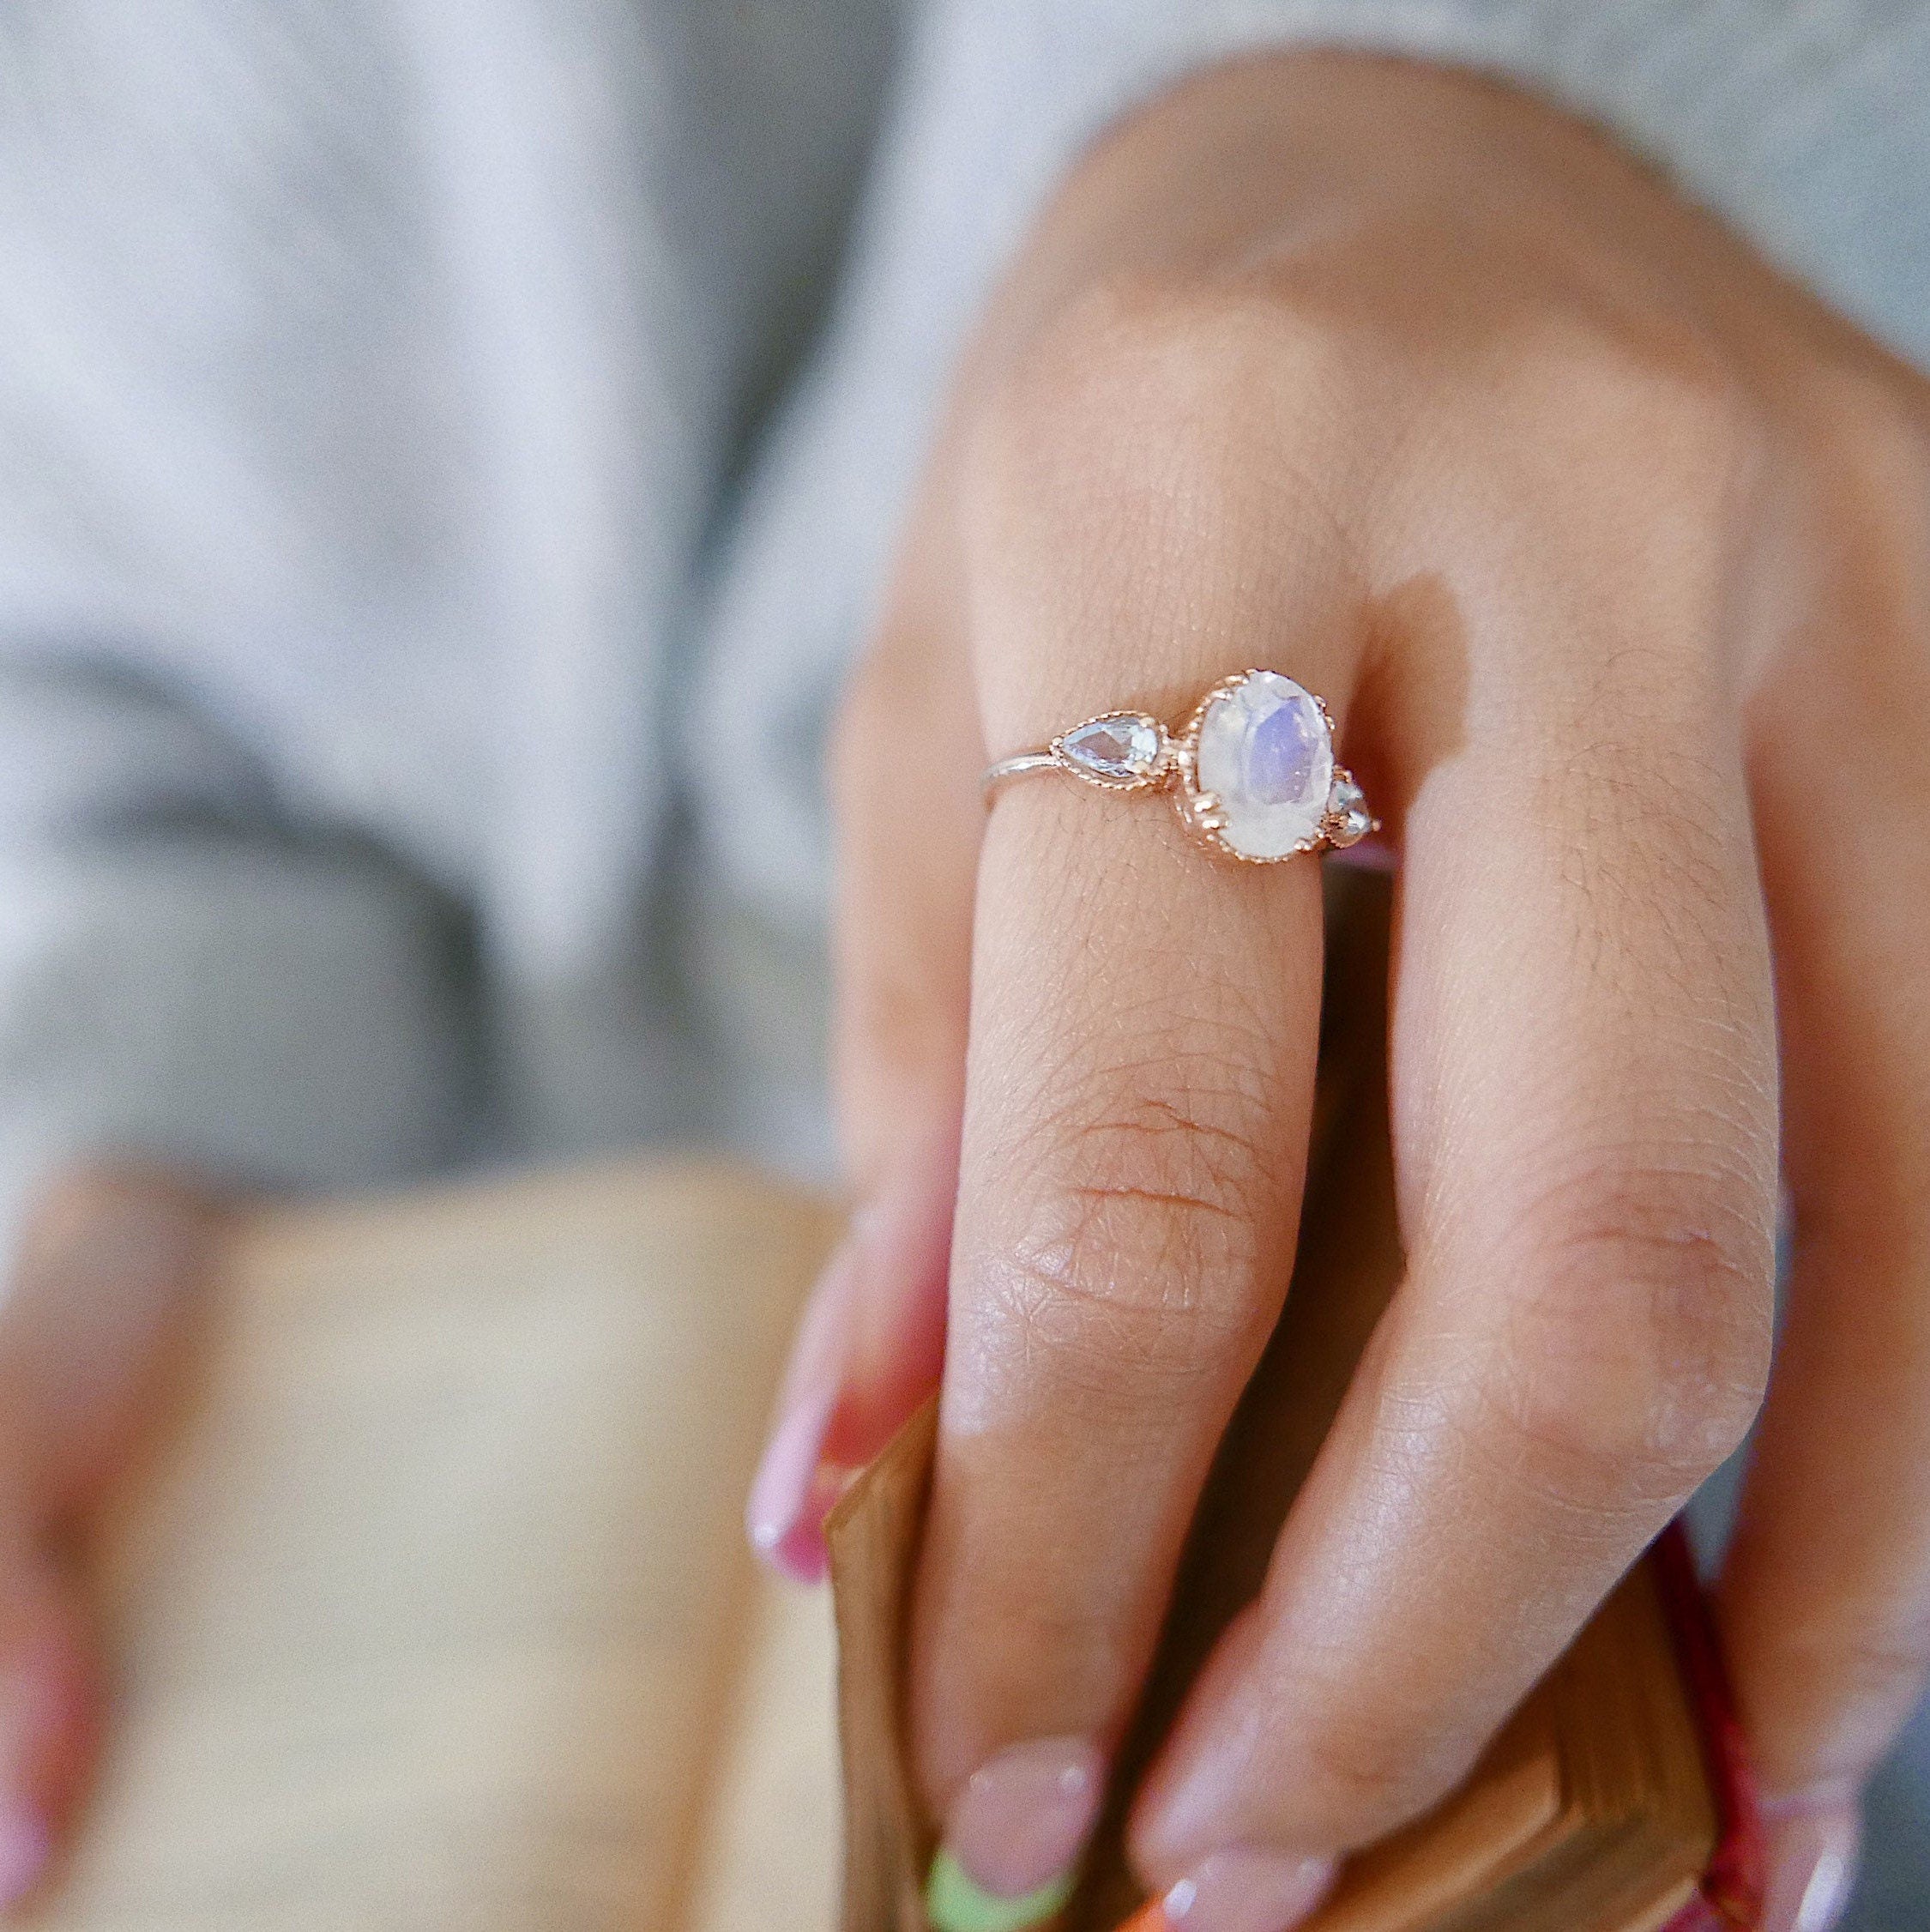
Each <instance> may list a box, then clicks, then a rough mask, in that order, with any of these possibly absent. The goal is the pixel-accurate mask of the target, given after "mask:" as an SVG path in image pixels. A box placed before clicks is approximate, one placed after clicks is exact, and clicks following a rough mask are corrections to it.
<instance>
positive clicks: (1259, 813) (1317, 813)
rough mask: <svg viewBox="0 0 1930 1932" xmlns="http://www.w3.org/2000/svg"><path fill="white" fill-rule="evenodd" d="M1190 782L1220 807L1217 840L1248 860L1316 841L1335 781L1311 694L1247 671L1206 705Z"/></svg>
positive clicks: (1279, 855)
mask: <svg viewBox="0 0 1930 1932" xmlns="http://www.w3.org/2000/svg"><path fill="white" fill-rule="evenodd" d="M1193 772H1194V779H1195V782H1196V783H1197V787H1198V788H1199V789H1200V790H1201V791H1203V792H1210V793H1212V794H1213V795H1214V796H1215V798H1216V799H1218V800H1219V801H1220V810H1221V813H1222V814H1223V815H1224V817H1225V819H1226V823H1225V824H1223V825H1222V826H1221V828H1220V831H1219V836H1220V839H1221V842H1222V843H1224V844H1225V845H1226V846H1227V848H1228V849H1229V850H1232V851H1234V852H1237V853H1239V854H1240V855H1241V856H1242V857H1243V858H1248V859H1283V858H1285V857H1286V855H1287V854H1288V853H1289V852H1293V851H1295V850H1297V849H1299V848H1300V847H1301V846H1304V845H1307V844H1310V843H1311V842H1312V841H1313V840H1315V839H1316V838H1318V836H1319V834H1320V822H1321V820H1322V818H1324V817H1325V816H1326V812H1327V794H1328V793H1329V792H1330V791H1331V789H1332V788H1333V782H1334V742H1333V735H1332V734H1331V733H1330V731H1329V730H1328V728H1327V721H1326V719H1325V718H1324V716H1323V715H1321V710H1320V707H1319V705H1318V704H1317V703H1315V702H1314V700H1313V697H1312V694H1311V693H1310V692H1308V691H1303V690H1302V689H1301V688H1300V685H1297V684H1295V683H1294V680H1293V679H1291V678H1283V677H1282V676H1281V674H1280V673H1278V672H1277V671H1249V672H1248V673H1246V675H1245V677H1244V678H1242V679H1240V680H1239V683H1238V684H1237V685H1233V687H1232V688H1231V689H1230V690H1227V691H1221V692H1220V693H1219V694H1218V696H1217V697H1214V698H1212V699H1210V700H1209V703H1208V704H1207V707H1206V714H1205V715H1204V716H1203V718H1202V719H1201V720H1200V726H1199V743H1198V746H1197V750H1196V751H1195V753H1194V764H1193Z"/></svg>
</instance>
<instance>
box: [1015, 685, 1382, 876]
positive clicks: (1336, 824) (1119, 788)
mask: <svg viewBox="0 0 1930 1932" xmlns="http://www.w3.org/2000/svg"><path fill="white" fill-rule="evenodd" d="M1264 669H1265V667H1264V666H1254V667H1250V668H1249V669H1247V670H1245V671H1236V672H1234V673H1232V674H1231V675H1230V676H1227V677H1224V678H1221V679H1220V681H1219V682H1218V683H1217V684H1215V685H1212V686H1210V687H1209V689H1208V690H1207V691H1205V692H1204V693H1203V695H1202V696H1201V697H1200V700H1199V702H1198V703H1197V704H1196V705H1194V707H1193V709H1192V710H1191V713H1190V714H1189V715H1188V716H1187V719H1186V721H1185V724H1184V725H1182V726H1181V727H1180V728H1179V731H1178V732H1171V731H1168V730H1167V728H1166V726H1165V725H1164V724H1162V723H1161V721H1160V720H1159V719H1158V718H1156V717H1155V716H1154V715H1152V713H1151V712H1149V711H1130V710H1122V711H1101V712H1100V713H1099V714H1098V715H1097V716H1095V717H1091V718H1083V719H1081V720H1080V721H1079V722H1078V723H1077V724H1076V725H1072V726H1071V727H1069V728H1067V729H1066V730H1065V731H1062V732H1061V733H1059V734H1058V736H1057V737H1056V738H1054V739H1053V740H1052V742H1051V743H1050V744H1049V745H1048V746H1046V749H1045V750H1044V751H1043V752H1020V753H1019V754H1018V755H1017V756H1016V757H1014V758H1000V759H999V760H998V761H997V763H995V764H991V765H988V766H987V767H986V770H985V774H984V776H983V777H982V779H981V780H980V784H981V785H982V787H983V788H984V791H985V794H986V802H987V804H989V803H990V802H991V799H992V794H993V793H994V792H995V791H996V790H997V789H998V787H999V786H1000V785H1001V784H1003V783H1004V782H1005V781H1006V780H1007V779H1009V778H1022V777H1025V776H1028V775H1029V774H1031V773H1034V772H1040V771H1060V772H1065V773H1066V774H1068V775H1069V776H1071V777H1074V778H1077V780H1078V781H1079V782H1080V783H1081V784H1083V785H1090V786H1091V787H1092V788H1094V789H1095V790H1096V791H1102V792H1117V793H1127V792H1154V791H1162V790H1170V791H1171V792H1172V794H1173V809H1174V811H1175V812H1177V814H1178V815H1179V823H1180V824H1181V825H1182V826H1183V827H1184V828H1185V830H1186V832H1187V833H1188V835H1189V836H1191V837H1192V838H1193V839H1194V840H1195V842H1197V843H1199V844H1201V845H1203V846H1205V847H1207V848H1209V850H1212V851H1214V852H1216V853H1218V854H1220V855H1221V857H1222V858H1226V859H1231V860H1234V861H1235V862H1236V863H1238V864H1239V865H1242V866H1277V865H1280V864H1281V863H1282V862H1283V861H1284V860H1288V859H1297V858H1299V857H1300V856H1301V855H1302V854H1305V853H1309V852H1320V851H1323V850H1325V849H1328V848H1336V849H1337V848H1342V847H1345V846H1348V845H1352V844H1354V843H1355V842H1357V841H1359V840H1360V839H1362V838H1365V837H1366V836H1367V835H1368V834H1369V833H1371V832H1378V830H1380V820H1379V819H1378V818H1372V817H1370V818H1368V819H1367V821H1366V824H1365V825H1363V826H1358V827H1350V826H1349V824H1348V812H1347V811H1346V810H1344V809H1340V808H1336V806H1334V804H1333V803H1332V800H1333V799H1334V798H1335V797H1336V795H1337V794H1338V793H1339V792H1340V790H1341V788H1342V786H1350V787H1353V788H1354V789H1355V790H1358V789H1359V786H1358V783H1357V782H1356V780H1355V779H1354V774H1353V772H1352V771H1350V770H1348V767H1347V766H1345V765H1343V764H1341V762H1340V761H1339V760H1338V759H1337V758H1336V759H1335V761H1334V768H1333V776H1332V777H1331V779H1330V781H1329V783H1328V799H1329V804H1328V807H1327V810H1326V812H1324V815H1323V816H1322V818H1321V820H1320V823H1319V825H1318V828H1317V829H1316V830H1314V831H1313V832H1312V834H1311V835H1310V836H1308V837H1306V838H1304V839H1302V840H1300V842H1298V843H1297V844H1295V845H1293V846H1291V847H1289V848H1288V850H1286V851H1285V852H1280V853H1269V854H1255V853H1251V852H1239V851H1236V850H1235V849H1234V848H1233V847H1232V846H1230V845H1228V844H1227V841H1226V837H1225V827H1226V823H1227V819H1226V814H1225V812H1223V811H1222V810H1221V804H1220V800H1219V799H1218V798H1217V797H1215V795H1214V794H1212V793H1211V792H1205V791H1202V790H1201V789H1200V786H1199V770H1198V753H1199V737H1200V730H1201V728H1202V727H1203V725H1204V724H1205V722H1206V714H1207V713H1208V711H1209V710H1210V709H1212V707H1213V705H1214V704H1215V702H1216V701H1217V700H1219V699H1220V698H1221V697H1228V696H1230V695H1231V694H1232V693H1233V692H1234V691H1238V690H1239V688H1240V686H1241V685H1244V684H1245V683H1246V682H1247V680H1248V679H1251V678H1253V677H1257V676H1259V675H1261V674H1262V673H1263V672H1264ZM1271 675H1273V676H1276V677H1282V678H1287V679H1288V681H1289V682H1290V683H1293V684H1294V685H1299V688H1300V690H1302V691H1306V685H1302V684H1300V679H1297V678H1294V677H1292V676H1291V674H1290V673H1287V672H1284V671H1281V672H1275V673H1271ZM1307 696H1308V697H1311V698H1312V700H1313V703H1314V705H1315V707H1316V708H1317V709H1318V711H1319V713H1320V720H1321V722H1322V723H1323V724H1324V726H1325V727H1326V730H1327V740H1328V743H1329V745H1330V746H1331V744H1332V742H1333V737H1334V720H1333V715H1332V714H1331V713H1330V711H1329V710H1328V709H1327V702H1326V700H1325V699H1324V697H1321V696H1320V695H1319V693H1318V692H1317V691H1307ZM1096 724H1139V725H1144V726H1146V727H1148V728H1150V729H1151V730H1153V731H1155V732H1156V733H1157V734H1159V746H1160V748H1159V755H1158V757H1157V758H1155V761H1154V763H1153V764H1152V766H1151V768H1150V769H1149V770H1147V771H1145V772H1143V773H1136V774H1134V775H1133V776H1130V777H1125V778H1114V777H1111V776H1107V774H1105V773H1103V772H1100V771H1095V770H1093V769H1092V768H1091V767H1090V766H1089V765H1084V764H1078V763H1077V762H1076V761H1075V760H1074V759H1073V758H1071V756H1070V755H1068V753H1067V752H1066V750H1065V741H1066V740H1067V739H1069V738H1071V737H1073V736H1074V735H1076V734H1077V733H1079V732H1082V731H1083V730H1085V729H1086V728H1087V727H1088V726H1089V725H1096Z"/></svg>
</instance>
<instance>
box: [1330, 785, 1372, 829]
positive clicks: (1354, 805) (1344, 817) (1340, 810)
mask: <svg viewBox="0 0 1930 1932" xmlns="http://www.w3.org/2000/svg"><path fill="white" fill-rule="evenodd" d="M1327 818H1328V828H1327V836H1328V837H1329V838H1330V839H1331V840H1332V841H1333V842H1334V843H1335V844H1336V845H1357V844H1359V843H1360V841H1361V840H1362V839H1364V838H1365V837H1366V836H1367V834H1368V833H1369V832H1371V831H1372V830H1373V829H1374V815H1373V813H1372V812H1370V811H1369V810H1368V809H1367V797H1366V793H1365V792H1363V791H1362V790H1361V789H1360V787H1359V786H1358V785H1356V784H1355V783H1354V781H1353V780H1352V779H1351V778H1346V777H1336V779H1335V780H1334V788H1333V790H1332V791H1330V793H1329V794H1327Z"/></svg>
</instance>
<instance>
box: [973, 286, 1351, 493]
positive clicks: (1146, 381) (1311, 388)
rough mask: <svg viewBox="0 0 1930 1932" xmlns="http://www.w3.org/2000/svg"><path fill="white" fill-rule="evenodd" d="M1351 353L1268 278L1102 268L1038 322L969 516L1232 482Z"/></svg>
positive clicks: (988, 425) (995, 417) (1003, 387)
mask: <svg viewBox="0 0 1930 1932" xmlns="http://www.w3.org/2000/svg"><path fill="white" fill-rule="evenodd" d="M1352 353H1353V352H1352V351H1351V349H1350V348H1349V346H1348V339H1347V337H1346V336H1345V335H1343V334H1342V331H1341V330H1340V329H1338V328H1337V327H1336V326H1334V325H1332V324H1330V323H1328V322H1326V321H1325V320H1324V319H1322V318H1320V317H1315V316H1313V315H1311V314H1309V313H1308V312H1306V311H1303V310H1301V309H1298V308H1296V307H1295V306H1294V305H1292V304H1291V303H1289V302H1287V301H1283V300H1282V299H1280V298H1279V297H1278V296H1277V295H1276V294H1275V293H1271V292H1269V291H1264V290H1260V289H1258V288H1253V287H1243V286H1239V285H1229V284H1220V285H1215V284H1210V283H1200V282H1197V281H1187V282H1184V283H1182V282H1180V281H1176V280H1173V279H1170V278H1161V277H1158V276H1154V275H1140V276H1137V277H1131V278H1127V277H1116V278H1113V279H1112V280H1109V281H1104V282H1102V283H1101V284H1099V285H1098V286H1096V287H1094V288H1092V289H1090V290H1089V291H1087V292H1086V293H1083V294H1082V295H1081V296H1079V297H1077V298H1076V299H1073V300H1071V302H1069V303H1068V304H1066V305H1065V308H1064V309H1063V311H1060V312H1059V313H1058V315H1057V316H1055V317H1053V318H1052V320H1051V321H1049V322H1048V323H1046V324H1045V325H1044V326H1043V327H1042V328H1041V329H1040V331H1039V332H1038V334H1037V335H1035V336H1034V338H1033V339H1032V340H1031V341H1029V342H1028V344H1027V346H1026V347H1025V348H1024V349H1023V350H1022V351H1021V352H1020V353H1018V354H1017V355H1016V357H1015V358H1014V359H1013V361H1012V364H1011V365H1010V368H1009V369H1008V370H1007V371H1006V372H1005V374H1004V377H1003V378H1002V379H1001V380H1000V381H999V383H998V384H997V385H996V386H995V388H994V389H993V390H992V393H991V394H990V395H989V396H988V397H987V398H986V401H985V404H984V406H983V408H981V409H980V411H979V413H978V414H977V416H976V418H975V420H974V426H973V428H972V430H971V432H969V433H968V438H967V442H966V446H965V472H966V485H965V492H964V494H965V499H966V502H967V504H968V522H979V521H981V518H980V517H975V516H972V515H970V511H971V510H974V509H976V510H980V511H981V512H983V513H984V514H985V515H986V516H990V517H991V518H992V519H994V520H997V521H999V522H1003V520H1004V518H1005V517H1009V516H1010V510H1011V506H1012V505H1013V504H1015V503H1016V504H1019V505H1022V506H1024V507H1025V508H1027V509H1028V510H1033V511H1036V510H1037V509H1038V508H1039V507H1040V503H1041V499H1043V500H1044V501H1045V503H1046V504H1048V505H1052V506H1057V507H1058V508H1059V509H1060V510H1061V511H1062V512H1064V511H1065V510H1068V509H1070V510H1075V511H1076V510H1080V509H1090V508H1094V507H1098V506H1104V507H1107V508H1114V507H1116V506H1117V504H1118V502H1119V499H1120V498H1122V497H1133V498H1140V499H1144V498H1147V497H1148V496H1149V495H1152V494H1158V495H1161V496H1163V498H1165V500H1166V501H1167V503H1168V504H1171V503H1173V502H1174V501H1175V500H1183V499H1182V498H1181V497H1180V492H1183V491H1185V492H1199V491H1205V492H1209V493H1215V492H1223V491H1224V490H1226V489H1227V488H1228V487H1229V486H1232V485H1233V480H1235V479H1237V478H1240V477H1243V476H1247V475H1251V474H1255V473H1256V459H1258V461H1259V462H1262V463H1264V462H1267V461H1269V460H1270V455H1277V453H1278V450H1279V448H1280V444H1281V438H1280V437H1279V434H1278V429H1279V425H1280V420H1281V413H1282V412H1285V413H1288V414H1290V415H1291V416H1293V417H1300V416H1302V415H1304V414H1305V413H1306V408H1307V407H1308V406H1309V405H1310V404H1311V403H1312V401H1314V400H1315V399H1317V398H1318V397H1320V396H1322V395H1327V394H1330V392H1331V391H1332V390H1333V389H1334V388H1335V386H1336V384H1337V383H1341V382H1342V381H1343V380H1344V379H1345V378H1344V373H1343V372H1344V371H1345V369H1346V368H1347V366H1348V361H1349V359H1350V358H1351V355H1352ZM1269 405H1272V407H1269ZM1258 473H1259V474H1264V469H1263V470H1261V471H1259V472H1258Z"/></svg>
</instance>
